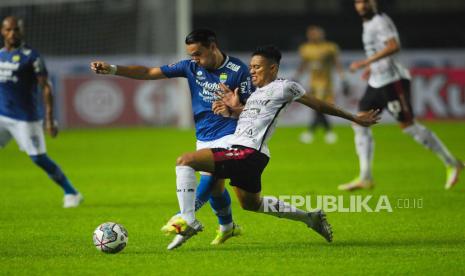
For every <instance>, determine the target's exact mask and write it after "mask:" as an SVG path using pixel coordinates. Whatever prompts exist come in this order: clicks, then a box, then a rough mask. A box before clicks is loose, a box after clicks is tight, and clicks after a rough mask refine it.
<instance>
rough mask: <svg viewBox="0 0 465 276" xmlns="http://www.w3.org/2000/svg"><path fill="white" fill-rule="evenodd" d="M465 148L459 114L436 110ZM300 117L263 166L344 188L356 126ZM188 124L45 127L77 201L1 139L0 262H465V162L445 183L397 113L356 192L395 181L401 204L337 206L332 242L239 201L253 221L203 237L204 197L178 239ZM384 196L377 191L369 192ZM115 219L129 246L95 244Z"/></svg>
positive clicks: (5, 268) (268, 184)
mask: <svg viewBox="0 0 465 276" xmlns="http://www.w3.org/2000/svg"><path fill="white" fill-rule="evenodd" d="M428 125H429V126H430V127H431V129H433V130H434V131H435V132H436V133H437V134H438V136H439V137H441V138H442V139H443V140H444V141H445V142H446V144H447V145H448V146H449V148H450V149H451V150H452V151H453V152H454V153H456V154H458V155H459V156H461V157H462V158H465V144H464V143H463V141H465V131H464V130H465V124H464V123H434V124H428ZM301 130H302V129H297V128H281V129H278V130H277V133H276V135H275V137H274V138H273V140H272V141H271V143H270V147H271V151H272V159H271V162H270V164H269V166H268V167H267V169H266V170H265V173H264V175H263V193H264V194H268V195H317V194H318V195H328V194H329V195H340V194H341V195H345V196H347V195H348V193H342V192H338V191H337V190H336V186H337V185H338V184H340V183H343V182H345V181H348V180H350V179H351V178H352V177H354V176H355V175H356V172H357V159H356V155H355V150H354V146H353V133H352V130H351V129H350V128H349V127H348V126H341V127H337V128H336V132H337V133H338V134H339V142H338V143H337V144H335V145H326V144H324V143H323V142H322V140H323V137H322V135H320V136H319V137H317V141H316V142H315V143H314V144H312V145H302V144H300V143H299V142H298V141H297V138H298V135H299V133H300V131H301ZM193 136H194V135H193V132H192V131H178V130H172V129H121V130H120V129H108V130H80V131H66V132H63V133H61V135H60V137H59V139H57V140H50V139H49V140H48V150H49V155H50V156H51V157H52V158H53V159H54V160H56V161H57V163H59V164H60V166H61V167H62V168H63V169H64V171H65V172H66V173H67V175H68V176H69V178H70V179H71V180H72V182H73V183H74V184H75V185H76V187H77V188H79V189H80V190H81V192H82V193H83V194H84V196H85V202H84V204H83V205H82V206H81V207H79V208H77V209H69V210H65V209H62V208H61V204H62V202H61V201H62V193H61V190H60V189H59V188H57V187H56V186H55V184H53V183H52V182H51V181H50V180H49V179H48V178H47V177H46V175H44V174H43V172H41V171H40V170H39V169H38V168H36V167H35V166H34V165H33V163H32V162H30V161H29V159H28V158H26V156H25V155H24V154H23V153H20V152H19V151H18V149H17V147H16V145H15V144H14V143H10V144H9V145H8V146H7V147H6V149H4V150H2V151H0V183H1V188H2V192H1V195H0V196H1V200H0V237H1V246H0V274H34V275H44V274H49V275H63V274H99V275H101V274H127V275H133V274H143V273H144V274H173V273H175V274H177V275H184V274H186V273H194V272H195V273H196V274H199V275H203V274H219V273H222V274H237V273H240V274H271V273H283V274H315V273H345V274H346V273H373V274H378V273H390V274H398V273H406V274H407V273H408V274H411V273H422V274H424V273H426V274H438V273H441V274H445V273H454V274H457V273H461V274H463V273H465V268H464V266H463V256H464V253H465V234H464V226H465V212H464V207H465V174H463V175H462V179H461V181H460V182H459V183H458V186H457V187H455V188H454V189H453V190H451V191H445V190H444V188H443V184H444V181H445V169H444V167H443V165H442V163H441V162H440V161H439V159H438V158H437V157H436V156H435V155H433V154H432V153H430V152H429V151H427V150H425V149H424V148H423V147H421V146H419V145H417V144H416V143H415V142H414V141H412V140H411V138H410V137H407V136H406V135H403V134H402V133H401V132H400V131H399V130H398V128H397V126H394V125H380V126H376V127H375V129H374V136H375V141H376V153H375V167H374V176H375V179H376V185H377V186H376V188H375V189H374V190H373V191H370V192H366V191H363V192H357V193H355V194H360V195H368V194H373V195H374V197H375V198H377V197H379V195H388V196H389V198H390V200H391V203H392V205H393V208H394V210H393V212H392V213H388V212H380V213H366V212H363V213H330V214H328V219H329V221H330V222H331V223H332V225H333V229H334V235H335V236H334V242H333V243H332V244H327V243H326V242H325V241H324V240H323V239H322V238H320V237H319V236H317V235H316V234H315V233H313V232H312V231H310V230H309V229H307V228H306V227H305V226H304V225H303V224H301V223H297V222H292V221H285V220H282V219H277V218H274V217H271V216H266V215H261V214H254V213H251V212H247V211H243V210H241V209H240V208H239V205H238V204H237V200H236V199H235V197H234V195H233V194H232V190H231V189H230V191H231V195H232V197H233V212H234V213H233V214H234V217H235V220H236V221H237V222H238V223H239V224H241V225H242V227H243V228H244V230H245V235H244V236H242V237H239V238H233V239H231V240H229V241H228V242H227V244H225V245H223V246H219V247H214V246H211V245H209V243H210V241H211V240H212V239H213V237H214V235H215V230H216V218H215V217H214V216H213V214H212V212H211V210H210V207H209V206H205V207H204V208H203V209H202V210H201V211H200V212H199V213H198V218H199V219H200V221H202V222H203V224H204V226H206V229H205V230H204V232H202V233H200V234H199V235H198V236H196V237H194V238H192V239H191V240H190V241H189V242H188V243H186V244H185V245H184V246H182V247H181V248H179V249H178V250H175V251H173V252H168V251H167V250H166V249H165V248H166V245H167V244H168V243H169V242H170V241H171V237H166V236H163V235H162V234H161V233H160V231H159V229H160V227H161V226H162V225H163V224H164V223H165V222H166V221H167V219H168V218H169V217H170V216H171V215H172V214H173V213H174V212H175V211H176V210H177V200H176V194H175V173H174V164H175V160H176V157H177V156H178V154H180V153H182V152H184V151H191V150H192V149H193V147H194V142H195V141H194V138H193ZM398 198H408V199H410V204H411V205H412V204H413V202H414V200H415V199H423V208H421V209H396V208H395V207H396V206H395V204H396V202H397V199H398ZM375 203H376V201H375ZM105 221H116V222H119V223H121V224H123V225H124V226H125V227H126V228H127V229H128V232H129V243H128V246H127V248H126V249H125V250H124V251H123V252H121V253H119V254H116V255H106V254H103V253H100V252H98V251H97V250H96V249H95V248H94V247H93V244H92V232H93V230H94V229H95V227H97V225H99V224H100V223H102V222H105Z"/></svg>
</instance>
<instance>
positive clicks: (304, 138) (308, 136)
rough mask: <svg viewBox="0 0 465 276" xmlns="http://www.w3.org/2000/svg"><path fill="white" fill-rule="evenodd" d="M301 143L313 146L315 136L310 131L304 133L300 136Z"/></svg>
mask: <svg viewBox="0 0 465 276" xmlns="http://www.w3.org/2000/svg"><path fill="white" fill-rule="evenodd" d="M299 139H300V142H302V143H304V144H311V143H313V134H312V133H311V132H310V131H304V132H302V134H300V137H299Z"/></svg>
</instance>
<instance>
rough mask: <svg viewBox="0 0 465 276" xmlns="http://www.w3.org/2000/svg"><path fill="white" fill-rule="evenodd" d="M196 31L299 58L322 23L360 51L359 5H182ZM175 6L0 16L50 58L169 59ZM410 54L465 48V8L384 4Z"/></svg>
mask: <svg viewBox="0 0 465 276" xmlns="http://www.w3.org/2000/svg"><path fill="white" fill-rule="evenodd" d="M180 1H181V2H183V1H184V2H188V1H189V3H190V5H189V6H190V7H191V8H190V9H191V11H192V25H193V27H196V28H197V27H210V28H213V29H215V30H216V31H217V33H218V36H219V39H220V41H221V44H222V47H223V48H224V49H226V50H228V51H250V50H251V49H253V47H255V46H256V45H258V44H265V43H271V42H272V43H274V44H276V45H278V46H279V47H280V48H281V49H283V50H285V51H292V50H294V49H295V48H297V47H298V45H299V44H300V43H301V42H302V41H303V40H305V29H306V27H307V26H308V25H309V24H317V25H320V26H322V27H323V28H324V29H325V30H326V34H327V37H328V39H329V40H333V41H335V42H337V43H338V44H339V45H340V47H341V49H346V50H354V49H360V48H361V47H362V44H361V39H360V36H361V22H360V18H359V17H358V16H357V14H356V13H355V11H354V8H353V1H352V0H292V1H282V0H221V1H217V0H192V1H191V0H180ZM176 2H177V1H175V0H2V1H0V16H1V17H3V16H6V15H8V14H15V15H17V16H20V17H23V18H24V19H25V26H26V29H27V35H26V37H27V40H28V41H29V43H31V44H32V45H34V46H35V47H36V48H39V49H41V51H42V53H44V54H47V55H53V56H57V55H93V54H99V55H101V54H107V55H112V54H141V55H142V54H169V53H174V51H175V50H176V33H175V32H176ZM378 2H379V7H380V10H381V11H384V12H386V13H388V14H389V15H390V16H391V17H392V18H393V20H394V21H395V22H396V25H397V27H398V29H399V32H400V34H401V39H402V43H403V46H404V48H407V49H438V48H441V49H442V48H465V32H463V31H462V28H461V26H464V25H465V17H464V16H463V15H464V14H465V1H463V0H443V1H437V0H408V1H406V0H379V1H378Z"/></svg>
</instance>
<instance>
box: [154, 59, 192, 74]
mask: <svg viewBox="0 0 465 276" xmlns="http://www.w3.org/2000/svg"><path fill="white" fill-rule="evenodd" d="M190 62H191V61H190V60H181V61H179V62H177V63H173V64H169V65H163V66H162V67H160V70H161V71H162V72H163V75H165V76H166V77H167V78H179V77H184V78H185V77H186V69H187V68H188V67H189V64H190Z"/></svg>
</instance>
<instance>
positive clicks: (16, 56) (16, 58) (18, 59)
mask: <svg viewBox="0 0 465 276" xmlns="http://www.w3.org/2000/svg"><path fill="white" fill-rule="evenodd" d="M11 60H12V61H13V62H19V61H20V60H21V56H20V55H14V56H13V57H12V58H11Z"/></svg>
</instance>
